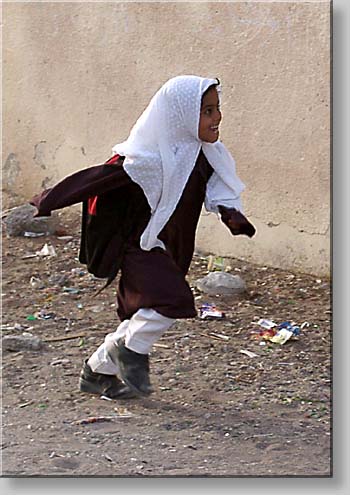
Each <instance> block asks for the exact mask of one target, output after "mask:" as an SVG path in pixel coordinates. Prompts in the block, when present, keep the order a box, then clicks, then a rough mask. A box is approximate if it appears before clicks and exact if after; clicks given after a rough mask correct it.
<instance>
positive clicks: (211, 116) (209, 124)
mask: <svg viewBox="0 0 350 495" xmlns="http://www.w3.org/2000/svg"><path fill="white" fill-rule="evenodd" d="M220 122H221V112H220V103H219V95H218V92H217V91H216V88H215V86H213V87H212V88H210V89H209V90H208V91H207V92H206V93H205V95H204V96H203V98H202V105H201V113H200V117H199V128H198V137H199V139H200V140H201V141H205V142H206V143H215V141H217V140H218V138H219V124H220Z"/></svg>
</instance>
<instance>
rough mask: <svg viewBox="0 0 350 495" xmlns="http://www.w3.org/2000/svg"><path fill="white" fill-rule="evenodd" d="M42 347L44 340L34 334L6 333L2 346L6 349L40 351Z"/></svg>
mask: <svg viewBox="0 0 350 495" xmlns="http://www.w3.org/2000/svg"><path fill="white" fill-rule="evenodd" d="M42 347H43V342H42V340H40V339H39V337H34V336H33V335H6V336H5V337H3V338H2V348H3V350H4V351H9V352H20V351H40V349H41V348H42Z"/></svg>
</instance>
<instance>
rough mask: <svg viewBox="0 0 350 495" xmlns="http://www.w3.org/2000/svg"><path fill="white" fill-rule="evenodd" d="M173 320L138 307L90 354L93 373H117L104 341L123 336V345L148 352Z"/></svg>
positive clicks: (89, 361) (116, 339)
mask: <svg viewBox="0 0 350 495" xmlns="http://www.w3.org/2000/svg"><path fill="white" fill-rule="evenodd" d="M174 322H175V319H174V318H167V317H166V316H163V315H161V314H159V313H157V311H155V310H154V309H145V308H141V309H139V310H138V311H137V312H136V313H135V314H134V315H133V316H132V318H130V320H124V321H122V322H121V324H120V325H119V327H118V328H117V330H116V331H115V332H113V333H109V334H108V335H106V338H105V341H104V343H103V344H101V345H100V347H99V348H98V349H97V350H96V351H95V352H94V353H93V354H92V356H91V357H90V359H89V360H88V365H89V366H90V368H91V369H92V371H94V372H95V373H102V374H104V375H117V374H118V371H119V370H118V366H117V365H116V364H115V363H114V362H113V361H112V360H111V358H110V357H109V354H108V353H107V351H106V342H110V341H112V342H114V343H115V344H117V341H118V340H119V339H120V338H121V337H124V338H125V347H127V348H128V349H130V350H131V351H134V352H138V353H139V354H148V353H149V352H150V350H151V348H152V345H153V344H154V343H155V342H156V341H157V340H158V339H160V337H161V336H162V335H163V333H164V332H166V331H167V330H168V328H169V327H170V326H171V325H172V324H173V323H174Z"/></svg>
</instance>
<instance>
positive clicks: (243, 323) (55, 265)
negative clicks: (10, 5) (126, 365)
mask: <svg viewBox="0 0 350 495" xmlns="http://www.w3.org/2000/svg"><path fill="white" fill-rule="evenodd" d="M61 218H62V226H63V228H64V230H65V232H61V233H60V234H62V233H65V234H66V235H71V236H73V238H72V239H59V238H58V237H57V236H50V237H39V238H26V237H11V238H8V237H6V235H4V237H3V248H2V250H3V261H2V277H3V281H2V300H3V331H2V335H3V336H6V335H20V334H22V333H23V332H29V333H31V334H33V335H35V336H37V337H39V338H40V339H42V340H43V341H44V347H43V349H41V350H39V351H18V352H16V351H12V352H9V351H6V352H5V351H4V352H3V357H2V379H3V384H2V391H3V394H2V402H3V404H2V405H3V414H2V430H3V431H2V475H3V476H11V477H13V476H16V477H17V476H55V477H58V476H69V477H76V476H135V477H136V476H150V477H155V476H160V477H164V476H178V477H184V476H196V477H202V476H226V477H229V476H239V477H245V476H264V477H267V476H303V477H304V476H320V477H321V476H326V477H327V476H330V475H331V471H332V467H331V420H330V412H331V325H330V321H331V314H330V282H329V280H323V279H322V280H320V279H318V278H317V277H315V276H310V275H301V274H298V273H291V272H287V271H283V270H280V269H274V268H268V267H264V266H257V265H253V264H250V263H247V262H246V261H244V260H237V259H230V260H227V261H228V263H229V265H230V266H231V270H230V271H231V273H233V274H239V275H240V276H241V277H242V278H243V279H244V280H245V282H246V284H247V291H246V293H244V294H243V295H240V296H225V297H222V296H220V297H216V296H214V297H213V296H211V297H208V296H206V295H204V294H201V293H200V292H199V291H198V290H194V294H195V297H196V303H197V305H198V308H199V307H200V306H201V304H203V303H204V302H215V303H216V305H217V307H218V308H219V309H220V310H222V311H224V312H225V313H226V318H225V319H222V320H216V321H207V320H201V319H200V318H197V319H193V320H178V322H177V323H176V324H175V325H174V326H173V327H172V328H171V329H170V330H169V331H168V332H167V333H166V335H165V336H164V337H163V338H162V339H161V340H160V341H159V343H158V344H159V345H158V346H156V347H154V350H153V352H152V354H151V358H150V359H151V381H152V383H153V385H154V388H155V392H154V394H152V395H151V396H150V397H149V398H147V399H132V400H124V401H118V402H117V401H107V400H103V399H101V398H100V397H99V396H90V395H86V394H82V393H80V392H79V390H78V378H79V373H80V370H81V367H82V363H83V361H84V359H86V358H87V357H89V355H90V354H91V353H92V352H93V351H94V350H95V349H96V348H97V347H98V346H99V345H100V344H101V343H102V341H103V339H104V336H105V334H106V333H108V332H110V331H113V330H114V329H115V328H116V326H117V325H118V319H117V316H116V307H115V299H116V284H114V285H113V286H112V287H110V288H108V289H106V290H105V291H103V292H102V293H101V294H100V295H98V296H97V297H93V295H94V293H95V292H96V290H97V289H98V288H100V287H101V286H102V285H103V281H101V280H98V279H96V278H95V277H93V276H92V275H90V274H88V273H87V272H86V270H85V267H84V266H83V265H81V264H80V263H79V261H78V259H77V255H78V247H79V235H78V234H77V230H78V227H77V225H79V224H78V223H77V222H78V220H77V217H76V216H74V215H71V216H70V217H68V216H67V215H65V216H62V217H61ZM47 242H48V243H50V244H51V245H52V246H54V248H55V251H56V254H57V255H56V256H52V257H40V256H30V255H34V254H35V253H36V252H37V251H39V250H40V249H41V248H42V247H43V245H44V244H45V243H47ZM233 242H234V239H233ZM207 263H208V260H207V259H206V258H205V257H203V256H198V255H196V256H195V257H194V259H193V263H192V266H191V271H190V273H189V281H190V283H191V282H193V281H194V280H196V279H197V278H200V277H202V276H204V275H205V274H206V273H207ZM32 277H35V279H32ZM31 279H32V283H31V282H30V281H31ZM36 279H40V281H38V280H36ZM260 318H268V319H272V320H273V321H275V322H276V323H280V322H283V321H285V320H292V321H294V322H296V323H297V324H299V325H302V324H303V323H304V326H303V329H302V331H301V334H300V336H299V337H298V338H296V339H294V340H289V341H288V342H286V343H285V344H284V345H279V344H273V343H271V342H268V341H267V342H265V345H261V342H262V341H261V340H260V339H257V338H254V335H255V337H256V334H254V333H252V331H254V329H257V328H258V325H257V321H258V320H259V319H260ZM306 322H307V323H306ZM213 334H214V335H213ZM241 350H248V351H251V352H253V353H254V354H255V356H253V357H250V356H248V355H246V354H243V353H241V352H240V351H241ZM100 416H103V417H106V416H107V419H105V420H100V421H99V422H95V423H87V424H84V423H79V421H81V420H84V419H87V418H90V417H100Z"/></svg>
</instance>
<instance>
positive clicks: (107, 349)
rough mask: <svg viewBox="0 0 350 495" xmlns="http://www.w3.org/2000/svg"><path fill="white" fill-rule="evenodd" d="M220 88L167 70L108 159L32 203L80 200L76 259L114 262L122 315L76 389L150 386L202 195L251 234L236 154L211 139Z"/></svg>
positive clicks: (189, 304) (186, 290)
mask: <svg viewBox="0 0 350 495" xmlns="http://www.w3.org/2000/svg"><path fill="white" fill-rule="evenodd" d="M219 94H220V83H219V81H218V80H217V79H206V78H201V77H198V76H178V77H174V78H172V79H170V80H169V81H168V82H167V83H165V84H164V85H163V86H162V87H161V88H160V90H159V91H158V92H157V93H156V94H155V95H154V97H153V98H152V100H151V102H150V104H149V105H148V107H147V108H146V110H145V111H144V112H143V114H142V115H141V117H140V118H139V119H138V121H137V122H136V124H135V125H134V127H133V129H132V130H131V133H130V135H129V137H128V139H127V140H126V141H125V142H123V143H121V144H117V145H116V146H114V148H113V152H114V156H113V157H112V158H111V159H110V160H108V161H107V162H106V163H105V164H104V165H97V166H95V167H90V168H88V169H85V170H82V171H80V172H77V173H75V174H73V175H71V176H69V177H67V178H66V179H64V180H63V181H61V182H60V183H59V184H57V185H56V186H55V187H53V188H52V189H49V190H46V191H44V192H43V193H41V194H40V195H38V196H36V197H35V198H33V200H32V202H31V203H32V204H34V205H35V206H37V208H38V215H39V216H42V215H49V214H50V212H51V211H52V210H54V209H58V208H63V207H65V206H69V205H71V204H73V203H77V202H81V201H82V202H83V219H82V234H81V249H80V260H81V261H82V262H83V263H86V264H87V265H88V269H89V271H91V272H92V273H94V274H95V275H97V276H103V277H108V283H110V281H111V280H113V278H114V277H115V276H116V274H117V272H118V270H119V269H120V270H121V277H120V280H119V287H118V296H117V298H118V310H117V312H118V316H119V318H120V320H121V323H120V325H119V327H118V328H117V330H116V331H115V332H113V333H110V334H108V335H107V336H106V338H105V341H104V342H103V343H102V345H101V346H100V347H99V348H98V349H97V350H96V351H95V352H94V353H93V355H92V356H91V357H90V358H89V359H88V360H87V361H85V363H84V366H83V369H82V372H81V376H80V382H79V383H80V390H81V391H83V392H88V393H96V394H104V395H107V396H109V397H110V398H113V399H118V398H123V397H124V398H126V397H132V396H134V395H149V394H150V393H151V391H152V387H151V383H150V378H149V358H148V355H149V353H150V350H151V348H152V345H153V344H154V343H155V342H156V341H157V340H158V339H159V338H160V337H161V336H162V335H163V333H164V332H165V331H166V330H167V329H168V328H169V327H170V326H171V325H172V324H173V323H174V322H175V320H176V319H177V318H193V317H195V316H196V309H195V306H194V299H193V295H192V292H191V289H190V287H189V285H188V284H187V282H186V280H185V276H186V274H187V271H188V269H189V266H190V263H191V259H192V256H193V251H194V245H195V232H196V227H197V223H198V220H199V217H200V213H201V208H202V204H203V202H204V203H205V207H206V209H207V211H210V212H215V213H219V214H220V215H221V219H222V221H223V222H224V223H225V224H226V225H227V226H228V228H229V229H230V231H231V233H232V234H233V235H239V234H245V235H248V236H249V237H252V236H253V235H254V234H255V229H254V227H253V225H252V224H251V223H250V222H248V220H247V219H246V218H245V217H244V215H243V214H242V213H241V210H242V206H241V202H240V194H241V192H242V191H243V189H244V185H243V183H242V182H241V181H240V179H239V178H238V177H237V175H236V172H235V162H234V160H233V158H232V157H231V155H230V153H229V152H228V150H227V149H226V148H225V146H224V145H223V144H222V143H221V142H220V141H219V140H218V138H219V125H220V122H221V111H220V102H219Z"/></svg>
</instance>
